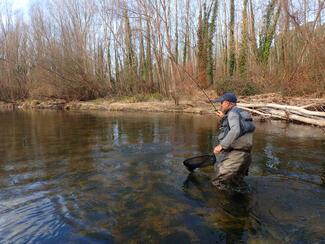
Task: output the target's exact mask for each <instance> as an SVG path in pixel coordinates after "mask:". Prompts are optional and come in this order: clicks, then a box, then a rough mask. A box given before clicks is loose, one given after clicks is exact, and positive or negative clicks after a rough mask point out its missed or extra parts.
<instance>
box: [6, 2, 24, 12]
mask: <svg viewBox="0 0 325 244" xmlns="http://www.w3.org/2000/svg"><path fill="white" fill-rule="evenodd" d="M10 1H11V2H12V8H13V10H14V11H15V10H26V9H27V8H28V4H29V0H9V2H10Z"/></svg>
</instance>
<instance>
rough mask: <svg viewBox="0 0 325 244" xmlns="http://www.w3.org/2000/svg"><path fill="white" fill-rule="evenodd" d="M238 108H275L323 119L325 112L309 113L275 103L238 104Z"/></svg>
mask: <svg viewBox="0 0 325 244" xmlns="http://www.w3.org/2000/svg"><path fill="white" fill-rule="evenodd" d="M237 105H238V106H239V107H246V108H275V109H280V110H285V111H289V112H292V113H298V114H300V115H306V116H317V117H322V118H325V112H318V111H310V110H307V109H305V108H302V107H297V106H289V105H281V104H276V103H266V104H263V103H249V104H245V103H238V104H237Z"/></svg>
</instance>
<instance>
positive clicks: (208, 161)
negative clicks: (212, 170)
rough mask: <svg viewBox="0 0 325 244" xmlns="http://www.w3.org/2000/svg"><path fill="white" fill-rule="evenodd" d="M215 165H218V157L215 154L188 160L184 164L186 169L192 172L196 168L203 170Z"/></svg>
mask: <svg viewBox="0 0 325 244" xmlns="http://www.w3.org/2000/svg"><path fill="white" fill-rule="evenodd" d="M215 163H216V157H215V156H214V155H213V154H212V155H202V156H196V157H193V158H188V159H186V160H184V162H183V164H184V165H185V167H186V168H187V169H188V170H189V171H191V172H192V171H193V170H195V169H196V168H203V167H206V166H209V165H213V164H215Z"/></svg>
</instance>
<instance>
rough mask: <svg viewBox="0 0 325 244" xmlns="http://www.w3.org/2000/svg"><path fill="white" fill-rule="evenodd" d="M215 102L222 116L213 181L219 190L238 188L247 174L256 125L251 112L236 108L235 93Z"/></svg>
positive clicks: (215, 152) (215, 151)
mask: <svg viewBox="0 0 325 244" xmlns="http://www.w3.org/2000/svg"><path fill="white" fill-rule="evenodd" d="M213 102H219V103H220V111H217V115H218V116H219V117H220V118H221V126H220V130H219V134H218V144H217V146H216V147H215V148H214V151H213V152H214V154H215V155H216V157H217V158H218V163H216V164H215V171H216V175H215V176H214V178H213V179H212V184H213V185H214V186H216V187H217V188H219V189H226V187H227V186H235V187H236V186H239V185H240V184H241V183H242V181H243V178H244V176H245V175H248V169H249V166H250V163H251V160H252V159H251V149H252V144H253V132H254V130H255V126H254V123H253V121H252V117H251V115H250V114H249V113H248V112H246V111H244V110H242V109H240V108H238V107H236V103H237V97H236V95H235V94H233V93H225V94H224V95H223V96H221V97H220V98H218V99H215V100H213Z"/></svg>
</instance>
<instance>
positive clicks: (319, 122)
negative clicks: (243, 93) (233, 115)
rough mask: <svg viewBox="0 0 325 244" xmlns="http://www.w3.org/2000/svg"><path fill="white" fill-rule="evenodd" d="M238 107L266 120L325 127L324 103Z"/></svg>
mask: <svg viewBox="0 0 325 244" xmlns="http://www.w3.org/2000/svg"><path fill="white" fill-rule="evenodd" d="M237 106H238V107H240V108H242V109H244V110H247V111H250V112H251V113H252V114H258V115H260V116H263V117H265V118H276V119H283V120H289V121H296V122H301V123H306V124H311V125H316V126H320V127H325V112H324V107H325V104H324V103H318V104H309V105H305V106H301V107H298V106H289V105H281V104H276V103H238V104H237ZM310 109H313V110H316V111H312V110H310Z"/></svg>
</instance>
